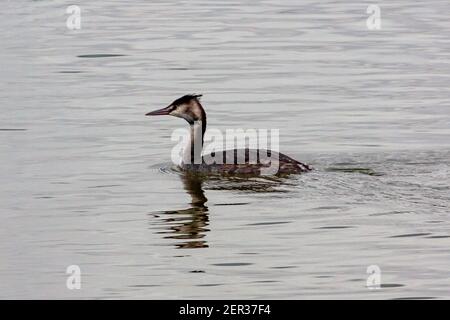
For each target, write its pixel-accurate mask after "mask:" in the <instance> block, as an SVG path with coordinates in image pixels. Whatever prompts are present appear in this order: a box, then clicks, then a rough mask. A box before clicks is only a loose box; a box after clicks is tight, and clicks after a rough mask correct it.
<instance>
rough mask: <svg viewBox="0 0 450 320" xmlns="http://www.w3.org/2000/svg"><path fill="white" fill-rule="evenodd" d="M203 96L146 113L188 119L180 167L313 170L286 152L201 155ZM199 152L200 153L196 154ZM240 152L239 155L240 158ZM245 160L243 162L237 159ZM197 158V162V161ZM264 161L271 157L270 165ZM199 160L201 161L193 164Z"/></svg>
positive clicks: (233, 171)
mask: <svg viewBox="0 0 450 320" xmlns="http://www.w3.org/2000/svg"><path fill="white" fill-rule="evenodd" d="M200 97H201V95H185V96H183V97H181V98H179V99H177V100H175V101H174V102H172V103H171V104H170V105H169V106H167V107H166V108H162V109H159V110H156V111H152V112H149V113H147V114H146V115H147V116H156V115H171V116H175V117H179V118H183V119H185V120H186V121H187V122H188V123H189V125H190V127H191V141H190V146H188V147H187V148H186V153H187V154H186V155H185V156H184V157H183V161H182V163H181V165H180V166H181V169H182V170H184V171H189V172H199V173H205V174H220V175H260V174H262V173H263V172H262V170H263V171H264V169H267V168H269V167H271V166H274V165H275V166H276V167H277V170H276V172H275V174H278V175H285V174H291V173H294V174H298V173H302V172H307V171H310V170H311V167H310V166H309V165H307V164H304V163H301V162H300V161H297V160H295V159H293V158H291V157H289V156H287V155H285V154H282V153H278V152H274V151H271V150H262V149H260V150H256V149H245V150H243V149H233V150H223V151H219V152H220V153H222V155H221V156H220V158H219V155H217V154H214V153H212V154H211V155H201V148H197V149H200V150H195V148H194V145H195V144H196V142H200V141H197V139H198V140H201V144H200V146H203V137H204V134H205V131H206V112H205V110H204V109H203V107H202V105H201V103H200V101H199V98H200ZM196 152H197V154H195V153H196ZM238 155H240V156H239V157H238ZM211 156H212V157H213V158H215V159H220V160H218V161H217V162H216V163H208V161H207V160H205V158H207V159H211ZM237 159H240V160H241V159H242V160H243V161H239V163H238V161H237ZM194 160H197V161H194ZM264 160H271V161H272V162H271V163H270V164H268V163H267V161H264ZM193 163H198V164H193Z"/></svg>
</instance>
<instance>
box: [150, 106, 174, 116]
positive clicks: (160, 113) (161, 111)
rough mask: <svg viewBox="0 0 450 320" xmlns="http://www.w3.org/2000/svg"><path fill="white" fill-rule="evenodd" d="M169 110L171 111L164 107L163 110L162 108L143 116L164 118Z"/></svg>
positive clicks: (169, 108)
mask: <svg viewBox="0 0 450 320" xmlns="http://www.w3.org/2000/svg"><path fill="white" fill-rule="evenodd" d="M170 110H171V107H170V106H168V107H165V108H162V109H159V110H155V111H152V112H149V113H146V114H145V115H146V116H165V115H168V114H170Z"/></svg>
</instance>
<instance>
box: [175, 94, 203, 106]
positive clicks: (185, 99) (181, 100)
mask: <svg viewBox="0 0 450 320" xmlns="http://www.w3.org/2000/svg"><path fill="white" fill-rule="evenodd" d="M201 96H203V95H202V94H187V95H185V96H182V97H181V98H178V99H177V100H175V101H174V102H172V105H173V106H175V107H176V106H179V105H181V104H185V103H189V101H191V100H192V99H198V98H200V97H201Z"/></svg>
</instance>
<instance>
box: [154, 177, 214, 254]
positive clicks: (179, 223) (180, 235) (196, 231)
mask: <svg viewBox="0 0 450 320" xmlns="http://www.w3.org/2000/svg"><path fill="white" fill-rule="evenodd" d="M181 180H182V182H183V185H184V189H185V190H186V192H187V193H188V194H189V195H190V196H191V206H190V207H189V208H187V209H183V210H170V211H161V212H158V213H156V214H153V215H154V216H155V217H161V218H162V224H163V225H164V229H165V230H164V231H160V232H158V233H160V234H166V235H165V236H164V238H165V239H176V240H182V241H181V242H177V243H176V244H175V246H176V247H177V248H179V249H194V248H207V247H208V244H207V242H206V240H204V239H203V238H204V237H205V235H206V232H208V231H209V229H208V228H207V226H208V224H209V217H208V207H207V206H205V203H206V201H208V199H207V198H206V197H205V192H204V191H203V189H202V184H203V179H202V178H201V177H198V176H195V175H189V174H186V175H182V176H181Z"/></svg>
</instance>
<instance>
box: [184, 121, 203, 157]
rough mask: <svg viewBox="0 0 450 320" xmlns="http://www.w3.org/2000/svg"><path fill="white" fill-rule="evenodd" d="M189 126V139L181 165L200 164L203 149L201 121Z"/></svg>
mask: <svg viewBox="0 0 450 320" xmlns="http://www.w3.org/2000/svg"><path fill="white" fill-rule="evenodd" d="M190 126H191V137H190V139H189V141H188V143H187V145H186V146H185V148H184V152H183V164H201V163H202V149H203V131H202V121H200V120H199V121H195V122H194V123H193V124H191V125H190Z"/></svg>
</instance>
